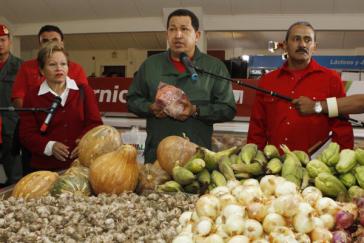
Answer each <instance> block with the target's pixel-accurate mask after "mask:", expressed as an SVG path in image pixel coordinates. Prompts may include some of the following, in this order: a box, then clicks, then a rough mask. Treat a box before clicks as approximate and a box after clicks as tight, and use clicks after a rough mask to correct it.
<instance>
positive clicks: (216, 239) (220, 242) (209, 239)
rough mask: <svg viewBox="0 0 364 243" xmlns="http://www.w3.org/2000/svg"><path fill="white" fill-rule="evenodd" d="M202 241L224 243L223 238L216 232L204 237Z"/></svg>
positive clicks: (205, 242)
mask: <svg viewBox="0 0 364 243" xmlns="http://www.w3.org/2000/svg"><path fill="white" fill-rule="evenodd" d="M204 243H224V239H223V238H222V237H221V236H219V235H218V234H212V235H210V236H208V237H207V238H206V239H205V241H204Z"/></svg>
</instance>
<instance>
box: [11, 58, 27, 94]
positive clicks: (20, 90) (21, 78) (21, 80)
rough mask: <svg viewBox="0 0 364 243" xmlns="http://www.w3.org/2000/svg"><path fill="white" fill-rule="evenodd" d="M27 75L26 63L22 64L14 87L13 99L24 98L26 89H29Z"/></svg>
mask: <svg viewBox="0 0 364 243" xmlns="http://www.w3.org/2000/svg"><path fill="white" fill-rule="evenodd" d="M26 79H27V76H26V66H25V65H24V63H23V64H22V65H21V66H20V68H19V70H18V73H17V74H16V77H15V81H14V84H13V88H12V93H11V99H17V98H20V99H24V96H25V90H26V89H27V81H26Z"/></svg>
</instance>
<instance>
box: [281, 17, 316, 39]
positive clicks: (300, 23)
mask: <svg viewBox="0 0 364 243" xmlns="http://www.w3.org/2000/svg"><path fill="white" fill-rule="evenodd" d="M297 25H303V26H306V27H309V28H310V29H312V31H313V36H314V40H315V41H316V31H315V29H314V28H313V26H312V25H311V23H310V22H307V21H298V22H296V23H293V24H292V25H291V26H289V28H288V30H287V32H286V38H285V40H286V41H288V38H289V35H290V34H291V30H292V29H293V27H295V26H297Z"/></svg>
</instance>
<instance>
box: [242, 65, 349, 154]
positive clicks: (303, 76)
mask: <svg viewBox="0 0 364 243" xmlns="http://www.w3.org/2000/svg"><path fill="white" fill-rule="evenodd" d="M260 87H262V88H265V89H268V90H272V91H274V92H277V93H280V94H282V95H285V96H289V97H291V98H297V97H300V96H307V97H310V98H311V99H314V100H324V99H326V98H327V97H342V96H345V91H344V87H343V83H342V81H341V79H340V77H339V76H338V74H337V73H336V72H334V71H332V70H329V69H327V68H324V67H322V66H320V65H319V64H318V63H317V62H316V61H314V60H311V62H310V64H309V65H308V67H307V68H306V69H304V70H301V71H298V72H292V71H290V70H289V69H288V67H287V63H285V64H284V65H283V66H282V67H281V68H279V69H277V70H275V71H273V72H270V73H268V74H267V75H265V76H263V77H262V78H261V82H260ZM330 131H332V134H333V135H332V139H333V141H335V142H337V143H339V144H340V146H341V148H352V147H353V142H354V138H353V130H352V127H351V125H350V123H348V122H346V121H340V120H338V119H329V118H328V117H327V115H316V114H315V115H308V116H302V115H300V114H299V113H298V112H297V110H296V109H295V108H294V106H293V105H292V104H291V103H290V102H287V101H284V100H281V99H278V98H276V97H272V96H269V95H266V94H262V93H259V92H257V96H256V100H255V103H254V105H253V109H252V114H251V117H250V123H249V131H248V142H249V143H255V144H257V145H258V146H259V148H260V149H263V148H264V146H265V145H266V144H267V143H268V144H273V145H275V146H277V147H279V145H280V144H286V145H287V146H288V147H289V148H290V149H291V150H296V149H297V150H303V151H306V152H309V150H310V148H311V147H312V146H314V145H315V144H317V143H318V142H324V141H325V140H326V138H327V137H328V136H329V133H330Z"/></svg>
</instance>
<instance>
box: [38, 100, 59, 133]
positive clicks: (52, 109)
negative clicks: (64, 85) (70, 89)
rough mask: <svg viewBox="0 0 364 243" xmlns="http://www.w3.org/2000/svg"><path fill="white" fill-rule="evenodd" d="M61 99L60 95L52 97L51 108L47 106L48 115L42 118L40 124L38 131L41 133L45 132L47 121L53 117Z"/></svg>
mask: <svg viewBox="0 0 364 243" xmlns="http://www.w3.org/2000/svg"><path fill="white" fill-rule="evenodd" d="M61 101H62V99H61V97H59V96H56V98H55V99H54V101H53V103H52V105H51V108H49V111H48V115H47V117H46V119H45V120H44V122H43V124H42V126H41V127H40V132H41V133H45V132H46V131H47V128H48V126H49V123H50V122H51V120H52V117H53V115H54V113H55V111H56V109H57V107H58V106H59V105H60V104H61Z"/></svg>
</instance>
